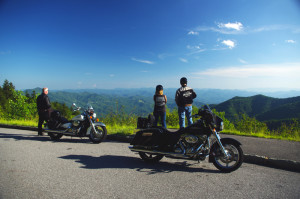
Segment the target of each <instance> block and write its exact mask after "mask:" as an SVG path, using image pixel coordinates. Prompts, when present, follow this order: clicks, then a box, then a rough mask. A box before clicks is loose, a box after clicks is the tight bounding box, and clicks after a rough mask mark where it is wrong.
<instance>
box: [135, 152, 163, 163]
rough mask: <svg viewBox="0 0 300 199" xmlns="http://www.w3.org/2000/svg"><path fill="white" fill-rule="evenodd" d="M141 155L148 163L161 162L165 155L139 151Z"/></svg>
mask: <svg viewBox="0 0 300 199" xmlns="http://www.w3.org/2000/svg"><path fill="white" fill-rule="evenodd" d="M139 155H140V157H141V158H142V159H143V160H144V161H145V162H148V163H156V162H159V161H160V160H161V159H162V158H163V157H164V155H159V154H151V153H144V152H139Z"/></svg>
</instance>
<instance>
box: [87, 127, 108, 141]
mask: <svg viewBox="0 0 300 199" xmlns="http://www.w3.org/2000/svg"><path fill="white" fill-rule="evenodd" d="M95 129H96V132H94V131H93V130H91V133H90V136H89V138H90V140H91V141H92V142H93V143H96V144H98V143H100V142H102V141H103V140H105V138H106V136H107V130H106V127H105V126H100V125H95Z"/></svg>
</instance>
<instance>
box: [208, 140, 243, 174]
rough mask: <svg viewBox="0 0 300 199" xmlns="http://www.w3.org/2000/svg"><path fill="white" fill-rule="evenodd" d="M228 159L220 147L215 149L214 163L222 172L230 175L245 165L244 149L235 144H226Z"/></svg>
mask: <svg viewBox="0 0 300 199" xmlns="http://www.w3.org/2000/svg"><path fill="white" fill-rule="evenodd" d="M223 147H224V148H225V150H226V152H227V154H228V157H226V156H224V154H223V153H222V151H221V149H220V147H219V146H218V147H214V149H213V153H214V154H215V156H214V158H213V160H212V162H213V164H214V165H215V167H217V168H218V169H219V170H220V171H222V172H225V173H229V172H232V171H235V170H237V169H238V168H239V167H240V166H241V165H242V163H243V159H244V154H243V150H242V148H241V147H240V146H239V145H237V144H234V143H228V144H224V145H223Z"/></svg>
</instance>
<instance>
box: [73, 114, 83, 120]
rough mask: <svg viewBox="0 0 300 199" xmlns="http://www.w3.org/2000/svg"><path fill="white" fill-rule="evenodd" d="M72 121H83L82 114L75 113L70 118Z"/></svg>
mask: <svg viewBox="0 0 300 199" xmlns="http://www.w3.org/2000/svg"><path fill="white" fill-rule="evenodd" d="M72 120H73V121H83V120H84V116H83V115H76V116H75V117H73V118H72Z"/></svg>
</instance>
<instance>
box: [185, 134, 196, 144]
mask: <svg viewBox="0 0 300 199" xmlns="http://www.w3.org/2000/svg"><path fill="white" fill-rule="evenodd" d="M184 140H185V141H186V142H187V143H189V144H196V143H197V142H198V140H199V139H198V137H197V136H194V135H188V136H185V137H184Z"/></svg>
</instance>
